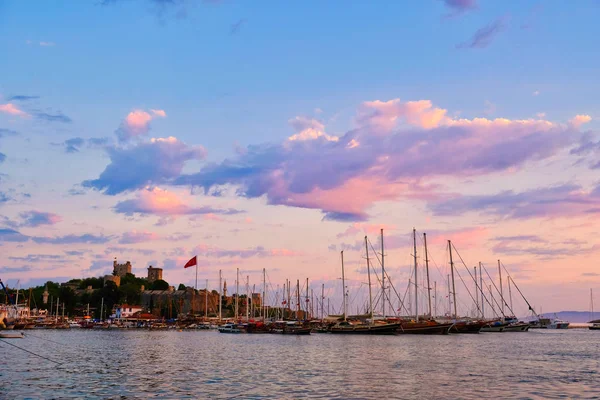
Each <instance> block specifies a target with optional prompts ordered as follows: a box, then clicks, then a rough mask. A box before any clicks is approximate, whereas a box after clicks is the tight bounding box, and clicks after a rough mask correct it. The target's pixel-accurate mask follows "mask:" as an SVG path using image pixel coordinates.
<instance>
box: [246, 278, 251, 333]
mask: <svg viewBox="0 0 600 400" xmlns="http://www.w3.org/2000/svg"><path fill="white" fill-rule="evenodd" d="M249 291H250V276H249V275H246V322H248V321H249V320H250V318H249V317H250V315H249V311H250V310H249V308H250V295H249Z"/></svg>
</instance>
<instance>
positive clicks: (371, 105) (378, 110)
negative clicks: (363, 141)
mask: <svg viewBox="0 0 600 400" xmlns="http://www.w3.org/2000/svg"><path fill="white" fill-rule="evenodd" d="M446 113H447V110H444V109H442V108H437V107H433V105H432V103H431V101H429V100H418V101H408V102H406V103H402V102H401V101H400V99H393V100H389V101H380V100H375V101H366V102H364V103H363V104H362V106H361V108H360V113H359V116H358V119H357V121H358V122H359V123H360V124H366V125H374V126H376V127H378V128H381V129H383V130H384V131H389V130H391V129H393V128H395V127H396V126H397V124H398V122H400V121H402V120H404V121H405V122H406V123H408V124H410V125H413V126H418V127H421V128H424V129H431V128H435V127H437V126H439V125H441V124H442V123H443V122H444V121H446V120H448V117H446Z"/></svg>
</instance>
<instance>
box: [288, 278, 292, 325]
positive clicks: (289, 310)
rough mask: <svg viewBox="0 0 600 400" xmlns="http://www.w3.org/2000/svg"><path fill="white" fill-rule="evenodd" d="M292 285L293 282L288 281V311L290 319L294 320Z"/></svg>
mask: <svg viewBox="0 0 600 400" xmlns="http://www.w3.org/2000/svg"><path fill="white" fill-rule="evenodd" d="M291 284H292V281H290V280H288V283H287V309H288V318H290V319H291V318H292V304H291V301H292V297H291V295H290V286H291Z"/></svg>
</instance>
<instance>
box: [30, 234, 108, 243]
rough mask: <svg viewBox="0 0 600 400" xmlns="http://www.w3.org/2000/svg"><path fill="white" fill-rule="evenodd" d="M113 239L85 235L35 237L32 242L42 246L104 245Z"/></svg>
mask: <svg viewBox="0 0 600 400" xmlns="http://www.w3.org/2000/svg"><path fill="white" fill-rule="evenodd" d="M112 239H113V237H112V236H104V235H94V234H90V233H85V234H83V235H65V236H55V237H42V236H35V237H32V240H33V241H34V242H35V243H40V244H82V243H87V244H104V243H107V242H109V241H111V240H112Z"/></svg>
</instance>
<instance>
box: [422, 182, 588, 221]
mask: <svg viewBox="0 0 600 400" xmlns="http://www.w3.org/2000/svg"><path fill="white" fill-rule="evenodd" d="M430 208H431V210H432V211H433V212H434V214H435V215H462V214H465V213H468V212H485V213H487V214H491V215H495V216H498V217H500V218H508V219H516V218H544V217H566V216H578V215H579V216H581V215H592V214H600V185H599V186H597V187H595V188H593V189H592V190H586V189H584V188H582V187H581V186H579V185H575V184H564V185H559V186H553V187H548V188H538V189H531V190H527V191H524V192H520V193H515V192H514V191H512V190H507V191H504V192H500V193H497V194H494V195H477V196H462V197H457V198H453V199H449V200H444V201H441V202H436V203H432V204H430Z"/></svg>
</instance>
